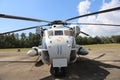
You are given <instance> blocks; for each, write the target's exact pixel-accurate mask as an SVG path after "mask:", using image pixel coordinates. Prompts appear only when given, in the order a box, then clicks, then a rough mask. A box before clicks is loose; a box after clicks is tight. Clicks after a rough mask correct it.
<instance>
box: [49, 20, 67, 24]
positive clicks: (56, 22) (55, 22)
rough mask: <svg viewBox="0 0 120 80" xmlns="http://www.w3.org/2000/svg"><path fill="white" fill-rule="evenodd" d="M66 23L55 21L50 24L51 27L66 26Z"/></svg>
mask: <svg viewBox="0 0 120 80" xmlns="http://www.w3.org/2000/svg"><path fill="white" fill-rule="evenodd" d="M65 24H66V23H65V22H63V21H61V20H55V21H53V22H51V23H50V25H65Z"/></svg>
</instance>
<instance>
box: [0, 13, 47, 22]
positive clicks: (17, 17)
mask: <svg viewBox="0 0 120 80" xmlns="http://www.w3.org/2000/svg"><path fill="white" fill-rule="evenodd" d="M0 18H10V19H19V20H28V21H35V22H47V23H48V22H49V21H46V20H39V19H33V18H27V17H20V16H12V15H6V14H0Z"/></svg>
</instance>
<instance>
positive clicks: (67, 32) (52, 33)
mask: <svg viewBox="0 0 120 80" xmlns="http://www.w3.org/2000/svg"><path fill="white" fill-rule="evenodd" d="M47 35H48V36H73V31H72V30H48V31H47Z"/></svg>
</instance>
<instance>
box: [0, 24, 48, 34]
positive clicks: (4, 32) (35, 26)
mask: <svg viewBox="0 0 120 80" xmlns="http://www.w3.org/2000/svg"><path fill="white" fill-rule="evenodd" d="M43 26H48V24H46V25H40V26H33V27H28V28H23V29H18V30H13V31H8V32H4V33H0V35H4V34H9V33H13V32H19V31H24V30H28V29H33V28H37V27H43Z"/></svg>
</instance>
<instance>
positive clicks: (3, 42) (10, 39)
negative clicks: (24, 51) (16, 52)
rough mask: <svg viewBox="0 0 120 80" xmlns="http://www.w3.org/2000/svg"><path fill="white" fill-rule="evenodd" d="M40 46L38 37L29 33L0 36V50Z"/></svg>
mask: <svg viewBox="0 0 120 80" xmlns="http://www.w3.org/2000/svg"><path fill="white" fill-rule="evenodd" d="M40 44H41V39H40V37H39V36H38V35H36V34H33V33H29V36H26V34H25V33H22V34H21V35H19V34H8V35H1V36H0V48H1V49H2V48H30V47H33V46H38V45H40Z"/></svg>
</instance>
